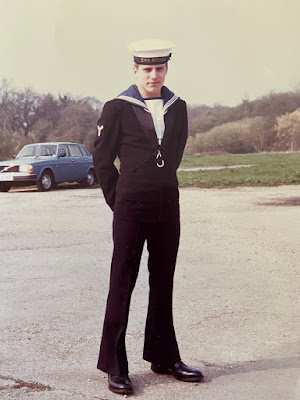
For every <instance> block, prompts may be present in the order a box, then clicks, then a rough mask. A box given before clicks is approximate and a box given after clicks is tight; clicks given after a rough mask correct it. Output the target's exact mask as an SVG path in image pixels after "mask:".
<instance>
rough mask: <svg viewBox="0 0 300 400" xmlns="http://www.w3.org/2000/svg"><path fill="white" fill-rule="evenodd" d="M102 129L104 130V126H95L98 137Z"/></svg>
mask: <svg viewBox="0 0 300 400" xmlns="http://www.w3.org/2000/svg"><path fill="white" fill-rule="evenodd" d="M103 128H104V126H103V125H101V126H99V125H97V130H98V136H100V135H101V131H102V129H103Z"/></svg>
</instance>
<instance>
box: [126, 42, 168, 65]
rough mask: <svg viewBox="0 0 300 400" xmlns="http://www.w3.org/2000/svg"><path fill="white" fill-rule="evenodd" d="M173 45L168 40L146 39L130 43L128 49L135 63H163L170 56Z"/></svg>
mask: <svg viewBox="0 0 300 400" xmlns="http://www.w3.org/2000/svg"><path fill="white" fill-rule="evenodd" d="M174 47H175V45H174V44H173V43H172V42H170V41H168V40H157V39H147V40H138V41H137V42H134V43H131V45H129V47H128V49H129V51H130V52H131V53H132V54H133V58H134V62H135V63H137V64H144V65H153V64H164V63H166V62H168V61H169V60H170V58H171V55H172V53H171V51H172V49H173V48H174Z"/></svg>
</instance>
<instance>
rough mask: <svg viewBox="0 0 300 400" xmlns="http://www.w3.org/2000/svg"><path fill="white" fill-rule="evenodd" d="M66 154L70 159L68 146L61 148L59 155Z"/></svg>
mask: <svg viewBox="0 0 300 400" xmlns="http://www.w3.org/2000/svg"><path fill="white" fill-rule="evenodd" d="M62 154H65V157H70V151H69V148H68V146H65V145H63V146H59V155H60V156H61V155H62Z"/></svg>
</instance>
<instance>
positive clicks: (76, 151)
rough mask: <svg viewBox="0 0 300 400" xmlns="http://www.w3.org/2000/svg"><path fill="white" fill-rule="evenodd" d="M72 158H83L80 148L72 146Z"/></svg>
mask: <svg viewBox="0 0 300 400" xmlns="http://www.w3.org/2000/svg"><path fill="white" fill-rule="evenodd" d="M70 150H71V154H72V157H82V153H81V151H80V147H79V146H76V145H71V146H70Z"/></svg>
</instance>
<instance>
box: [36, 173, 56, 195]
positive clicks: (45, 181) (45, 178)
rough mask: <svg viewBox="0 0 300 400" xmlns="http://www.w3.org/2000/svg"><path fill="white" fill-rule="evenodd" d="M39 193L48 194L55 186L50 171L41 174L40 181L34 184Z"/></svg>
mask: <svg viewBox="0 0 300 400" xmlns="http://www.w3.org/2000/svg"><path fill="white" fill-rule="evenodd" d="M36 185H37V187H38V190H39V191H40V192H48V191H49V190H51V189H52V188H53V186H54V185H55V183H54V176H53V173H52V171H50V170H46V171H44V172H43V173H42V175H41V177H40V179H39V180H38V181H37V183H36Z"/></svg>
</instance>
